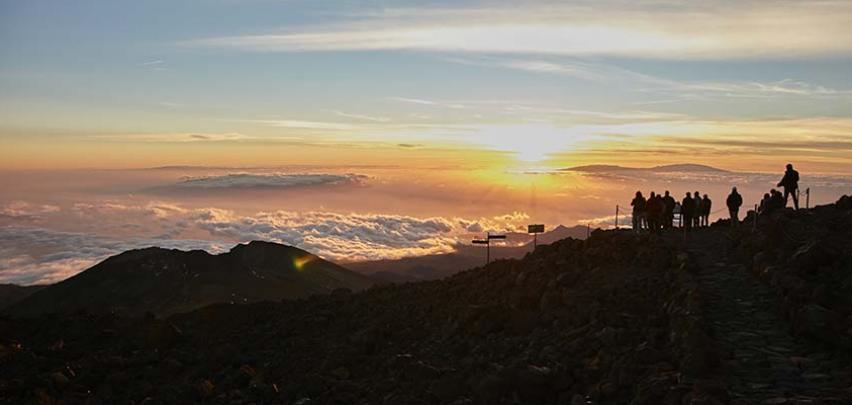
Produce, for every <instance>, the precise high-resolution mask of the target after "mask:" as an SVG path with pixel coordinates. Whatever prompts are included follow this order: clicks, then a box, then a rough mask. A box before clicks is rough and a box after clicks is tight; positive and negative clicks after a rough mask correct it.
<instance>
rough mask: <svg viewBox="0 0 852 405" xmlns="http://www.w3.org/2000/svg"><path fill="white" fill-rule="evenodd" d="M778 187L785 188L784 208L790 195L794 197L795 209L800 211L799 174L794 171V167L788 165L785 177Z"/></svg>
mask: <svg viewBox="0 0 852 405" xmlns="http://www.w3.org/2000/svg"><path fill="white" fill-rule="evenodd" d="M778 187H784V207H786V206H787V201H788V199H789V197H790V195H792V196H793V207H795V208H796V209H799V172H797V171H795V170H793V165H792V164H790V163H787V170H786V171H784V177H783V178H782V179H781V181H779V182H778Z"/></svg>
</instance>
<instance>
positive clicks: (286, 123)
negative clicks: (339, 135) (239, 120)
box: [250, 120, 361, 131]
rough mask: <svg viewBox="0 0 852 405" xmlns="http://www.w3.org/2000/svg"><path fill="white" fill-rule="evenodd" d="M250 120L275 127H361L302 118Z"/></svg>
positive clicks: (341, 128) (337, 128) (333, 129)
mask: <svg viewBox="0 0 852 405" xmlns="http://www.w3.org/2000/svg"><path fill="white" fill-rule="evenodd" d="M250 122H253V123H256V124H261V125H266V126H270V127H276V128H297V129H321V130H329V131H351V130H356V129H361V127H359V126H358V125H354V124H346V123H339V122H321V121H302V120H252V121H250Z"/></svg>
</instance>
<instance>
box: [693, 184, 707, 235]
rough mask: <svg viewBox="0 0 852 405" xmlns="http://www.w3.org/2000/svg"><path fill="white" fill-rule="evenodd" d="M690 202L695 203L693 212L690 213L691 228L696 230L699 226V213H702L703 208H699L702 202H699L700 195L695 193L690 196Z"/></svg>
mask: <svg viewBox="0 0 852 405" xmlns="http://www.w3.org/2000/svg"><path fill="white" fill-rule="evenodd" d="M692 200H693V201H695V210H694V211H692V212H693V214H692V222H693V224H692V226H694V227H696V228H698V227H699V226H701V212H702V211H704V208H702V207H701V204H702V202H703V201H701V193H699V192H698V191H696V192H695V193H694V194H692Z"/></svg>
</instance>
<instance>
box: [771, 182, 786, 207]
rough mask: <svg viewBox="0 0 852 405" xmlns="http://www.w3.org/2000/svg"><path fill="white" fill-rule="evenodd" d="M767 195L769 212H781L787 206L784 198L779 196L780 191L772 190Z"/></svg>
mask: <svg viewBox="0 0 852 405" xmlns="http://www.w3.org/2000/svg"><path fill="white" fill-rule="evenodd" d="M769 194H770V197H769V207H770V212H774V211H780V210H783V209H784V207H786V206H787V202H786V201H784V196H783V195H782V194H781V192H780V191H778V190H776V189H774V188H773V189H772V190H771V191H769Z"/></svg>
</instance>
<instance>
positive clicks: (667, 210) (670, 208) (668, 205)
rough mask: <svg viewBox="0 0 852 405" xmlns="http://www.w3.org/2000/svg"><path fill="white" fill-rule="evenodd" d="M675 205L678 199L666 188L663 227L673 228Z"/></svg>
mask: <svg viewBox="0 0 852 405" xmlns="http://www.w3.org/2000/svg"><path fill="white" fill-rule="evenodd" d="M675 205H677V201H675V199H674V198H672V196H671V195H670V194H669V190H666V193H665V196H664V197H663V228H665V229H671V227H672V222H673V221H674V209H675Z"/></svg>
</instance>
